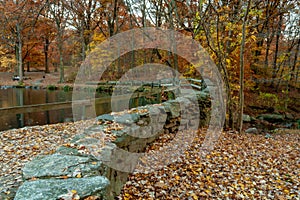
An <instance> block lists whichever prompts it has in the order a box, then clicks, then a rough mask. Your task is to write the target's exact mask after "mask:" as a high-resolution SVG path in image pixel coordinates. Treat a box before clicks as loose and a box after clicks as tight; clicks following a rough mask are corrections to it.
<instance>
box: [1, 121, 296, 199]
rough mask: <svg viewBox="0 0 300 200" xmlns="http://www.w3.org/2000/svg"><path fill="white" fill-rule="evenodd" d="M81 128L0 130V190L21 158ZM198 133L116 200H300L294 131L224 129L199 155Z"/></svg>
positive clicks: (16, 177)
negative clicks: (268, 132) (267, 133)
mask: <svg viewBox="0 0 300 200" xmlns="http://www.w3.org/2000/svg"><path fill="white" fill-rule="evenodd" d="M85 126H86V122H75V123H64V124H55V125H45V126H35V127H26V128H22V129H13V130H8V131H4V132H0V192H1V193H2V194H8V195H9V193H13V188H14V187H16V186H18V185H19V184H20V183H21V182H22V180H21V169H22V167H23V166H24V164H25V163H26V162H28V161H30V160H32V159H33V158H34V157H35V156H36V155H38V154H49V153H53V152H54V150H55V149H56V148H57V147H59V146H61V145H62V144H66V143H68V141H69V140H70V139H71V138H72V137H73V136H74V135H75V134H76V133H78V129H80V128H82V127H85ZM204 136H205V133H204V132H201V131H199V133H198V134H197V137H195V139H194V142H193V143H192V144H191V145H190V147H189V148H188V149H186V151H185V152H184V153H182V154H181V155H179V156H178V158H177V159H176V160H177V161H176V162H174V163H171V164H169V165H166V166H165V167H163V168H162V169H159V170H156V171H154V172H151V171H150V170H149V171H148V172H147V170H146V173H137V172H136V173H133V174H132V175H131V176H130V177H129V180H128V182H127V183H126V185H124V189H123V191H122V194H121V195H120V196H119V199H300V133H299V130H295V131H291V132H289V133H286V132H280V133H276V134H271V137H269V136H268V137H265V135H254V134H237V133H231V132H224V133H223V134H222V136H221V138H220V140H219V141H218V143H217V144H216V146H215V149H214V150H213V151H212V152H210V153H209V154H207V155H206V156H205V157H202V154H201V152H199V149H200V147H201V144H202V141H203V139H204ZM172 140H174V135H172V134H166V135H164V136H163V137H161V138H159V139H158V140H157V141H156V142H155V143H154V144H153V145H152V146H150V147H149V148H148V151H149V152H150V151H154V152H155V151H156V150H157V149H161V148H162V147H164V146H165V145H166V144H168V142H169V141H172ZM170 158H172V159H174V156H172V155H170ZM0 199H1V195H0Z"/></svg>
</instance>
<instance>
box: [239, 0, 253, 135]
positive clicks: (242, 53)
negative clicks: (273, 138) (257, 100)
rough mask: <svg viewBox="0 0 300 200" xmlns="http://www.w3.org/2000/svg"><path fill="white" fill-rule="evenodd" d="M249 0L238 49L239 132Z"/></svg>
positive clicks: (240, 128)
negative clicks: (239, 48)
mask: <svg viewBox="0 0 300 200" xmlns="http://www.w3.org/2000/svg"><path fill="white" fill-rule="evenodd" d="M250 4H251V1H249V2H248V5H247V9H246V11H245V16H244V18H243V26H242V43H241V50H240V92H239V100H240V101H239V118H238V122H239V127H238V128H239V133H241V132H242V129H243V113H244V50H245V40H246V25H247V17H248V13H249V9H250Z"/></svg>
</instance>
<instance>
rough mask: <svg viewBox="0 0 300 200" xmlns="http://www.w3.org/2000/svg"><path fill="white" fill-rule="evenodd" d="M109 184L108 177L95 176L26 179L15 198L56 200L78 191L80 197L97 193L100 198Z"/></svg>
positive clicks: (17, 199)
mask: <svg viewBox="0 0 300 200" xmlns="http://www.w3.org/2000/svg"><path fill="white" fill-rule="evenodd" d="M108 185H109V181H108V179H107V178H106V177H103V176H95V177H88V178H70V179H43V180H36V181H26V182H25V183H24V184H23V185H22V186H21V187H20V188H19V190H18V192H17V194H16V196H15V198H14V199H15V200H29V199H30V200H40V199H47V200H56V199H59V197H60V196H61V195H65V194H67V193H69V192H70V191H76V193H77V194H78V196H79V197H80V199H82V198H84V197H87V196H90V195H95V196H99V197H100V198H101V197H102V196H103V195H104V193H103V192H105V188H107V187H108Z"/></svg>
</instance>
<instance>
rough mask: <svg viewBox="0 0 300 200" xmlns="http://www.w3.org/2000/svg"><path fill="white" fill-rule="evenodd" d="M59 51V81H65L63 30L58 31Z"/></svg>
mask: <svg viewBox="0 0 300 200" xmlns="http://www.w3.org/2000/svg"><path fill="white" fill-rule="evenodd" d="M58 51H59V69H60V78H59V82H60V83H64V82H65V74H64V62H63V40H62V34H61V30H59V33H58Z"/></svg>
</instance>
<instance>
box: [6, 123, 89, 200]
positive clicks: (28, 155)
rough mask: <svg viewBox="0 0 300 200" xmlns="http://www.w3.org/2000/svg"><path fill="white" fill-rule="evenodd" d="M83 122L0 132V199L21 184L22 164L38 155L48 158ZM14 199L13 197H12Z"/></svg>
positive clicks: (83, 124) (82, 125)
mask: <svg viewBox="0 0 300 200" xmlns="http://www.w3.org/2000/svg"><path fill="white" fill-rule="evenodd" d="M85 125H86V122H84V121H79V122H75V123H60V124H52V125H44V126H33V127H24V128H21V129H12V130H7V131H2V132H0V199H1V196H2V195H3V194H4V195H8V196H10V193H13V192H15V189H16V187H18V186H19V185H20V184H21V183H22V168H23V166H24V164H25V163H26V162H28V161H30V160H32V159H33V158H34V157H35V156H37V155H39V154H51V153H53V152H54V151H55V150H56V149H57V148H58V147H59V146H61V145H62V144H65V143H67V142H68V141H69V140H70V139H71V138H72V136H74V135H75V134H76V133H78V131H79V130H80V129H81V127H84V126H85ZM11 195H13V194H11Z"/></svg>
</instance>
